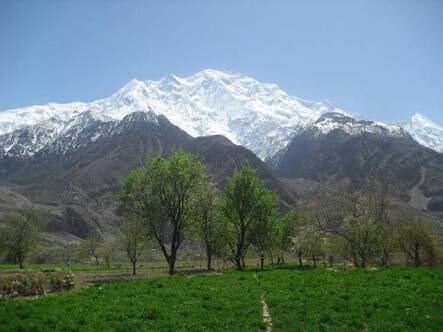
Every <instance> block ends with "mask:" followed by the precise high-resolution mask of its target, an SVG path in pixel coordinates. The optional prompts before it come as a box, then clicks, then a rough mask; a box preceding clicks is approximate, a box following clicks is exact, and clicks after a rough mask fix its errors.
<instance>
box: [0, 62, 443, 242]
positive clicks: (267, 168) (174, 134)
mask: <svg viewBox="0 0 443 332" xmlns="http://www.w3.org/2000/svg"><path fill="white" fill-rule="evenodd" d="M179 148H181V149H184V150H186V151H189V152H192V153H195V154H197V155H199V156H201V158H202V159H203V160H204V161H205V162H206V163H207V165H208V168H209V171H210V173H211V175H212V178H213V180H214V182H215V184H216V185H217V186H218V187H219V188H220V189H221V190H223V187H224V185H225V184H226V181H227V180H228V178H229V177H230V176H232V175H233V174H234V173H235V171H236V170H237V169H238V168H239V167H240V166H241V165H242V164H243V163H244V162H246V161H247V162H248V163H249V164H251V165H252V166H253V167H254V168H255V169H257V171H258V172H259V174H260V176H261V177H262V179H263V180H264V182H265V184H266V186H267V187H268V188H270V189H273V190H275V191H276V192H277V193H278V195H279V197H280V205H281V206H282V207H283V208H291V207H293V206H296V205H297V204H299V203H300V202H302V201H303V199H305V196H304V193H305V192H306V190H305V189H306V187H312V186H315V185H317V184H319V183H321V182H322V181H324V180H325V179H327V178H331V177H333V178H343V177H346V178H349V179H351V180H352V181H354V182H355V183H361V184H362V183H364V182H365V181H367V180H368V179H369V178H371V177H372V176H376V175H379V174H384V176H385V178H386V179H388V182H389V185H390V186H391V187H392V188H394V190H395V194H396V196H397V197H398V199H399V200H400V201H401V202H402V204H404V206H403V208H404V209H412V210H413V211H419V212H420V213H425V214H431V215H433V216H436V217H437V218H443V217H441V216H442V214H443V154H442V153H440V152H442V151H443V127H441V126H439V125H437V124H434V123H432V121H430V120H429V119H427V118H426V117H425V116H423V115H420V114H416V115H414V116H413V117H412V119H411V120H410V121H409V122H408V123H406V124H404V125H398V124H388V123H383V122H376V121H369V120H365V119H362V118H361V117H358V116H355V115H353V114H350V113H347V112H345V111H344V110H342V109H339V108H336V107H334V106H332V105H330V104H328V103H320V102H308V101H305V100H302V99H299V98H296V97H291V96H289V95H288V94H287V93H286V92H284V91H283V90H282V89H280V88H279V87H278V86H277V85H275V84H267V83H261V82H259V81H257V80H255V79H253V78H250V77H247V76H244V75H241V74H238V73H232V72H222V71H216V70H204V71H202V72H199V73H197V74H195V75H192V76H189V77H187V78H180V77H177V76H174V75H169V76H167V77H165V78H163V79H161V80H159V81H137V80H133V81H131V82H129V83H128V84H127V85H125V86H124V87H123V88H122V89H121V90H119V91H118V92H116V93H115V94H113V95H112V96H110V97H108V98H104V99H100V100H97V101H93V102H87V103H80V102H76V103H69V104H54V103H52V104H48V105H37V106H30V107H25V108H20V109H14V110H8V111H4V112H0V217H1V216H2V215H5V214H8V213H11V212H14V211H20V210H21V209H23V208H24V207H26V206H29V205H31V204H32V205H34V206H36V207H37V208H38V209H39V210H40V211H42V213H43V214H44V216H45V220H47V221H48V224H47V226H46V230H47V231H48V232H49V233H48V234H49V235H48V237H47V238H48V239H53V240H54V241H61V240H63V239H65V238H66V237H73V238H85V237H86V236H88V234H90V233H91V232H92V233H94V232H95V233H99V234H100V235H102V236H104V237H106V236H111V237H112V236H113V234H115V231H116V228H117V227H118V225H119V222H120V217H119V212H118V210H119V207H118V201H117V199H116V193H117V191H118V189H119V180H120V178H121V177H122V176H124V175H126V174H127V173H128V172H129V170H131V169H133V168H135V167H138V166H141V165H143V164H144V162H145V160H146V158H147V157H149V156H154V155H162V156H168V155H170V154H171V153H173V151H175V150H177V149H179Z"/></svg>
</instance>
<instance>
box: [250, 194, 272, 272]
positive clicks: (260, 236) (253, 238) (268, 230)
mask: <svg viewBox="0 0 443 332" xmlns="http://www.w3.org/2000/svg"><path fill="white" fill-rule="evenodd" d="M262 191H263V193H262V194H261V195H260V196H261V199H262V202H261V204H260V205H259V206H258V207H257V210H256V214H255V216H254V217H253V218H254V224H253V230H252V232H250V233H249V242H250V243H251V245H252V248H253V249H254V250H255V252H256V253H257V255H258V257H259V258H260V269H261V270H263V265H264V261H265V257H266V253H267V252H269V250H270V248H271V247H272V235H273V234H272V231H273V224H274V223H273V221H274V219H275V216H274V214H275V210H276V206H277V196H276V195H275V194H274V193H273V192H270V191H268V190H266V189H264V188H262Z"/></svg>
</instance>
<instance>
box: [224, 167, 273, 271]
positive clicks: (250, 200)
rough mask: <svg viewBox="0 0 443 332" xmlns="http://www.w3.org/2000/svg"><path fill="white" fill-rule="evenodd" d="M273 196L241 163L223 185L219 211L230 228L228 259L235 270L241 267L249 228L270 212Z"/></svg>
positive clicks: (249, 169)
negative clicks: (223, 195)
mask: <svg viewBox="0 0 443 332" xmlns="http://www.w3.org/2000/svg"><path fill="white" fill-rule="evenodd" d="M274 197H275V196H274V194H272V193H270V192H269V191H268V190H266V189H265V188H264V186H263V184H262V182H261V180H260V179H259V177H258V175H257V173H256V171H255V170H253V169H252V168H251V167H250V166H247V165H246V166H242V167H241V169H240V170H239V171H238V172H237V173H236V174H235V175H234V177H233V178H232V179H231V180H230V181H229V183H228V184H227V186H226V191H225V197H224V201H223V204H222V213H223V216H224V218H225V220H226V221H227V222H228V223H229V224H230V226H229V227H228V228H229V229H230V231H231V232H232V234H231V236H230V237H229V239H230V240H231V241H230V242H229V244H230V253H231V255H230V256H231V257H230V259H231V261H232V262H233V264H234V265H235V266H236V268H237V269H239V270H241V269H243V268H244V265H245V256H246V252H247V250H248V248H249V246H250V244H251V238H252V232H254V231H255V227H256V225H257V223H259V221H260V218H261V216H267V215H269V214H270V211H269V210H272V208H273V204H274V203H272V202H273V201H274V200H275V198H274Z"/></svg>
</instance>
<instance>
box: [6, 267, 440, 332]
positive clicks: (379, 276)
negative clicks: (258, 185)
mask: <svg viewBox="0 0 443 332" xmlns="http://www.w3.org/2000/svg"><path fill="white" fill-rule="evenodd" d="M442 280H443V268H434V269H406V268H392V269H379V270H355V271H347V272H334V271H329V270H324V269H309V270H305V271H300V270H298V269H296V268H291V267H288V268H287V269H269V270H265V271H263V272H255V271H245V272H234V271H227V272H224V273H222V274H221V273H215V274H212V275H193V276H189V275H184V274H179V275H177V276H174V277H172V278H169V277H158V278H151V279H139V280H132V281H128V282H117V283H95V284H94V285H93V286H91V287H89V288H81V289H79V290H76V291H73V292H67V293H61V294H57V295H47V296H44V297H41V298H38V299H31V300H30V299H27V300H23V299H17V300H11V301H8V302H3V303H0V331H19V330H21V331H48V330H63V331H97V330H102V331H140V330H145V331H222V330H230V331H256V330H260V329H262V330H270V328H271V324H272V330H273V331H299V330H304V331H310V330H312V331H317V330H326V329H328V330H335V331H344V330H346V331H353V330H355V331H357V330H370V331H373V330H379V331H386V330H390V331H392V330H394V331H404V330H411V331H413V330H422V331H423V330H441V327H442V326H443V283H442Z"/></svg>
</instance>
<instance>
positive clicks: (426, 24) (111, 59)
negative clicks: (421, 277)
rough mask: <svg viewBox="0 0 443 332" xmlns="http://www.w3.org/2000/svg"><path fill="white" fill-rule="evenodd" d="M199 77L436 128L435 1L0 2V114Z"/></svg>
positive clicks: (442, 18) (439, 87)
mask: <svg viewBox="0 0 443 332" xmlns="http://www.w3.org/2000/svg"><path fill="white" fill-rule="evenodd" d="M205 68H214V69H229V70H233V71H237V72H241V73H244V74H247V75H250V76H253V77H255V78H257V79H259V80H260V81H264V82H274V83H277V84H278V85H279V86H280V87H282V88H283V89H284V90H286V91H287V92H288V93H289V94H291V95H294V96H298V97H300V98H304V99H308V100H315V101H322V100H328V101H330V102H331V103H332V104H334V105H336V106H338V107H341V108H344V109H345V110H347V111H350V112H354V113H359V114H361V115H363V116H365V117H367V118H369V119H377V120H387V121H402V120H407V119H408V118H409V117H410V116H411V115H412V114H413V113H415V112H422V113H424V114H426V115H427V116H428V117H430V118H431V119H433V120H434V121H436V122H439V123H441V124H443V107H442V102H441V99H442V96H443V1H439V0H434V1H433V0H427V1H422V0H416V1H408V0H397V1H395V0H391V1H383V0H367V1H359V0H350V1H327V0H325V1H307V0H306V1H289V0H288V1H278V0H277V1H264V0H263V1H260V0H255V1H241V0H237V1H235V0H232V1H228V0H224V1H208V0H206V1H198V0H194V1H183V0H182V1H178V0H177V1H160V0H158V1H123V0H121V1H116V0H115V1H113V0H95V1H78V0H77V1H63V0H52V1H49V0H47V1H45V0H42V1H24V0H23V1H21V0H14V1H12V0H11V1H9V0H2V1H1V2H0V110H5V109H8V108H13V107H21V106H27V105H33V104H42V103H47V102H68V101H88V100H94V99H98V98H102V97H106V96H108V95H110V94H112V93H113V92H115V91H116V90H118V89H119V88H120V87H122V86H123V85H124V84H125V83H126V82H127V81H129V80H130V79H132V78H138V79H142V80H147V79H159V78H161V77H163V76H165V75H166V74H168V73H175V74H177V75H179V76H187V75H190V74H192V73H195V72H197V71H199V70H201V69H205Z"/></svg>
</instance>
